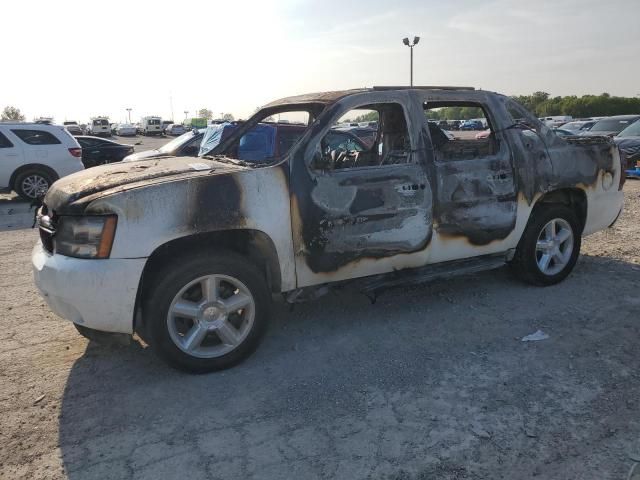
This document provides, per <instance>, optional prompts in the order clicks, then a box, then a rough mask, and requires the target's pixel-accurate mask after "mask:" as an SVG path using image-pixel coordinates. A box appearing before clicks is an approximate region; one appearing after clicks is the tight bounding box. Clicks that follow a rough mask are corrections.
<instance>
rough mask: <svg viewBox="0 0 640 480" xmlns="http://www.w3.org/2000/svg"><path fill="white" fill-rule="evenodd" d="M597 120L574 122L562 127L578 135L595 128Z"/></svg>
mask: <svg viewBox="0 0 640 480" xmlns="http://www.w3.org/2000/svg"><path fill="white" fill-rule="evenodd" d="M594 123H596V122H595V120H576V121H573V122H567V123H565V124H564V125H562V129H563V130H570V131H572V132H574V134H575V135H578V134H579V133H580V132H586V131H588V130H589V129H590V128H591V127H593V125H594Z"/></svg>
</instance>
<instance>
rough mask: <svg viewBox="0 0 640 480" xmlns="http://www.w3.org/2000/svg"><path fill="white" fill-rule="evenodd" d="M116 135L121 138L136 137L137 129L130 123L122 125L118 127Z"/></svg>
mask: <svg viewBox="0 0 640 480" xmlns="http://www.w3.org/2000/svg"><path fill="white" fill-rule="evenodd" d="M115 133H116V135H118V136H120V137H127V136H129V137H135V135H136V127H135V126H134V125H131V124H130V123H120V124H118V126H117V127H116V132H115Z"/></svg>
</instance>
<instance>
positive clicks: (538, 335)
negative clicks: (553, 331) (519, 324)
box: [522, 330, 549, 342]
mask: <svg viewBox="0 0 640 480" xmlns="http://www.w3.org/2000/svg"><path fill="white" fill-rule="evenodd" d="M547 338H549V335H547V334H546V333H544V332H543V331H542V330H538V331H536V332H534V333H531V334H529V335H525V336H524V337H522V341H523V342H537V341H540V340H546V339H547Z"/></svg>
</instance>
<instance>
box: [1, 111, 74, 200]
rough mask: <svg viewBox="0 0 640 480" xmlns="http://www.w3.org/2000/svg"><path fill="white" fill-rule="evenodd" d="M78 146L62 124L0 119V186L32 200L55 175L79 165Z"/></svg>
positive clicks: (54, 179) (59, 175)
mask: <svg viewBox="0 0 640 480" xmlns="http://www.w3.org/2000/svg"><path fill="white" fill-rule="evenodd" d="M81 156H82V149H81V148H80V145H79V144H78V142H77V140H76V139H75V138H74V137H72V136H71V134H70V133H69V132H68V131H67V130H66V128H65V127H63V126H59V125H47V124H36V123H23V122H20V123H11V122H2V123H0V188H9V189H11V190H13V191H15V192H16V193H17V194H18V195H20V196H21V197H22V198H25V199H28V200H33V199H35V198H38V197H40V196H42V195H43V194H44V192H46V191H47V190H48V189H49V187H50V186H51V184H52V183H53V182H55V181H56V180H57V179H59V178H61V177H64V176H65V175H69V174H71V173H74V172H77V171H80V170H82V169H83V166H82V161H81V160H80V158H81Z"/></svg>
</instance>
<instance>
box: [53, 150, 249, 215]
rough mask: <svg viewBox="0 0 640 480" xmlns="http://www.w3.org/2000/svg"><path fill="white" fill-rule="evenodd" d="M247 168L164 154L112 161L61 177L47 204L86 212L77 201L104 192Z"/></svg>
mask: <svg viewBox="0 0 640 480" xmlns="http://www.w3.org/2000/svg"><path fill="white" fill-rule="evenodd" d="M246 169H248V168H247V167H243V166H239V165H233V164H227V163H221V162H216V161H215V160H211V159H204V158H202V159H196V158H193V157H163V158H159V159H157V160H153V161H146V162H128V163H122V162H119V163H112V164H108V165H101V166H98V167H92V168H89V169H87V170H82V171H80V172H77V173H74V174H72V175H69V176H66V177H63V178H61V179H60V180H58V181H57V182H55V183H54V184H53V185H52V186H51V188H50V189H49V191H48V192H47V195H46V196H45V198H44V203H45V204H46V205H47V207H48V208H49V209H51V210H56V211H57V212H58V213H82V210H83V209H84V207H82V206H78V205H76V206H74V205H73V204H74V203H76V202H77V201H78V200H81V199H83V198H86V197H92V198H91V199H90V200H93V199H95V198H96V195H97V194H100V193H103V192H105V193H106V192H107V191H108V193H115V191H124V190H128V189H131V188H138V187H141V186H145V185H148V184H154V183H160V182H165V181H173V180H176V179H188V178H192V177H198V176H205V175H220V174H225V173H231V172H234V171H240V170H246ZM88 200H89V199H88ZM62 210H63V211H64V212H63V211H62Z"/></svg>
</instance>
